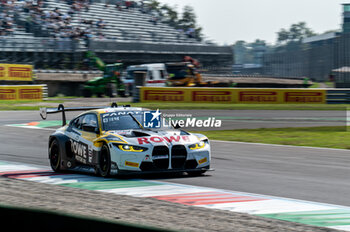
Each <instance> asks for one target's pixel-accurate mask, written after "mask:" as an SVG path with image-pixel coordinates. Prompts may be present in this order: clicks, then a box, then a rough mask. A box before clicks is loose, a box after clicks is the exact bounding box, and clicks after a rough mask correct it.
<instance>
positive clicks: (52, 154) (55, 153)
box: [49, 139, 62, 172]
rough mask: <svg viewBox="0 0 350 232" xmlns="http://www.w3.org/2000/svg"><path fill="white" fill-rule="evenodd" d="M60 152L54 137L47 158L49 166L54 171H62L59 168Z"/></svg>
mask: <svg viewBox="0 0 350 232" xmlns="http://www.w3.org/2000/svg"><path fill="white" fill-rule="evenodd" d="M61 159H62V158H61V152H60V146H59V143H58V141H57V139H54V140H53V141H52V142H51V144H50V147H49V160H50V166H51V168H52V170H53V171H55V172H62V169H61Z"/></svg>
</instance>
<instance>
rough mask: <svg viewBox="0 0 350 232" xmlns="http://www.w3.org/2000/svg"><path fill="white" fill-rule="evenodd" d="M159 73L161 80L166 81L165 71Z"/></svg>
mask: <svg viewBox="0 0 350 232" xmlns="http://www.w3.org/2000/svg"><path fill="white" fill-rule="evenodd" d="M159 72H160V78H161V79H164V78H165V75H164V71H163V70H160V71H159Z"/></svg>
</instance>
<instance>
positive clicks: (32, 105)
mask: <svg viewBox="0 0 350 232" xmlns="http://www.w3.org/2000/svg"><path fill="white" fill-rule="evenodd" d="M43 102H44V104H42V103H43ZM43 102H31V101H7V100H0V111H1V110H2V111H4V110H39V109H40V108H42V107H46V106H45V102H50V103H63V101H58V100H50V101H43ZM39 103H40V104H41V105H38V104H39Z"/></svg>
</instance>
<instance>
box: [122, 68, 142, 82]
mask: <svg viewBox="0 0 350 232" xmlns="http://www.w3.org/2000/svg"><path fill="white" fill-rule="evenodd" d="M135 71H140V72H147V69H137V70H135V69H133V70H128V71H127V75H126V78H125V79H127V80H133V79H134V72H135Z"/></svg>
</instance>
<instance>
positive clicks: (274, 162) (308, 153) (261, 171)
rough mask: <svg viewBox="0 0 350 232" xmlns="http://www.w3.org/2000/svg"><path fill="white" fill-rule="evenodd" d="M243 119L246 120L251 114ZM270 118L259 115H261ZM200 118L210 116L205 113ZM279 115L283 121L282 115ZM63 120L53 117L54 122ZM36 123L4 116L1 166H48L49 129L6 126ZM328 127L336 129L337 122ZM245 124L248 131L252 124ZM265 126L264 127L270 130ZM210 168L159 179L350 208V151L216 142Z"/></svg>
mask: <svg viewBox="0 0 350 232" xmlns="http://www.w3.org/2000/svg"><path fill="white" fill-rule="evenodd" d="M208 112H209V111H208ZM210 112H213V111H210ZM291 112H292V111H291ZM187 113H188V112H187ZM216 113H217V111H216ZM226 113H228V114H229V112H227V111H226ZM241 113H242V114H247V111H244V112H241ZM270 113H271V112H263V111H259V115H263V114H270ZM284 113H286V114H287V112H284ZM304 113H305V112H304ZM323 113H324V114H325V117H328V118H331V117H333V116H334V114H335V113H334V112H331V111H327V112H323ZM338 113H339V112H338ZM197 114H203V115H206V114H207V112H205V111H203V112H197ZM278 114H279V115H281V112H278ZM308 114H309V115H308V116H310V117H311V116H312V114H314V116H318V117H320V112H311V111H310V112H309V113H308ZM70 115H74V114H70ZM296 115H297V114H296ZM296 115H295V116H296ZM248 116H249V115H248ZM289 116H290V115H288V117H289ZM69 117H70V116H68V118H69ZM59 118H60V117H59V115H55V116H52V118H50V119H52V120H55V119H59ZM38 120H40V116H39V115H38V112H32V111H17V112H1V113H0V141H1V145H2V146H0V160H4V161H16V162H21V163H28V164H38V165H48V160H47V140H48V136H49V135H50V134H51V133H52V132H53V131H52V129H51V128H48V129H43V130H38V129H27V128H17V127H8V126H5V125H7V124H14V123H27V122H31V121H38ZM261 123H262V124H263V122H261ZM327 123H328V124H332V125H334V122H329V121H327ZM337 123H339V122H336V123H335V124H337ZM341 123H344V122H341ZM241 124H242V123H240V124H239V125H241ZM245 124H246V125H248V126H249V125H250V120H247V122H245ZM289 124H293V122H292V121H291V122H290V123H289ZM263 125H264V127H266V125H267V124H266V123H265V124H263ZM312 125H314V124H312ZM212 167H213V168H215V172H212V173H208V174H207V175H205V176H202V177H195V178H190V177H186V176H183V177H171V178H169V177H168V178H165V179H162V178H160V177H158V179H160V180H163V181H168V182H175V183H181V184H190V185H195V186H203V187H213V188H219V189H227V190H234V191H242V192H250V193H257V194H266V195H271V196H279V197H288V198H294V199H301V200H309V201H316V202H323V203H331V204H338V205H344V206H350V198H349V197H348V196H349V190H350V183H349V177H350V151H346V150H337V149H322V148H305V147H293V146H278V145H277V146H276V145H261V144H248V143H236V142H221V141H212ZM152 178H156V179H157V177H152Z"/></svg>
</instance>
